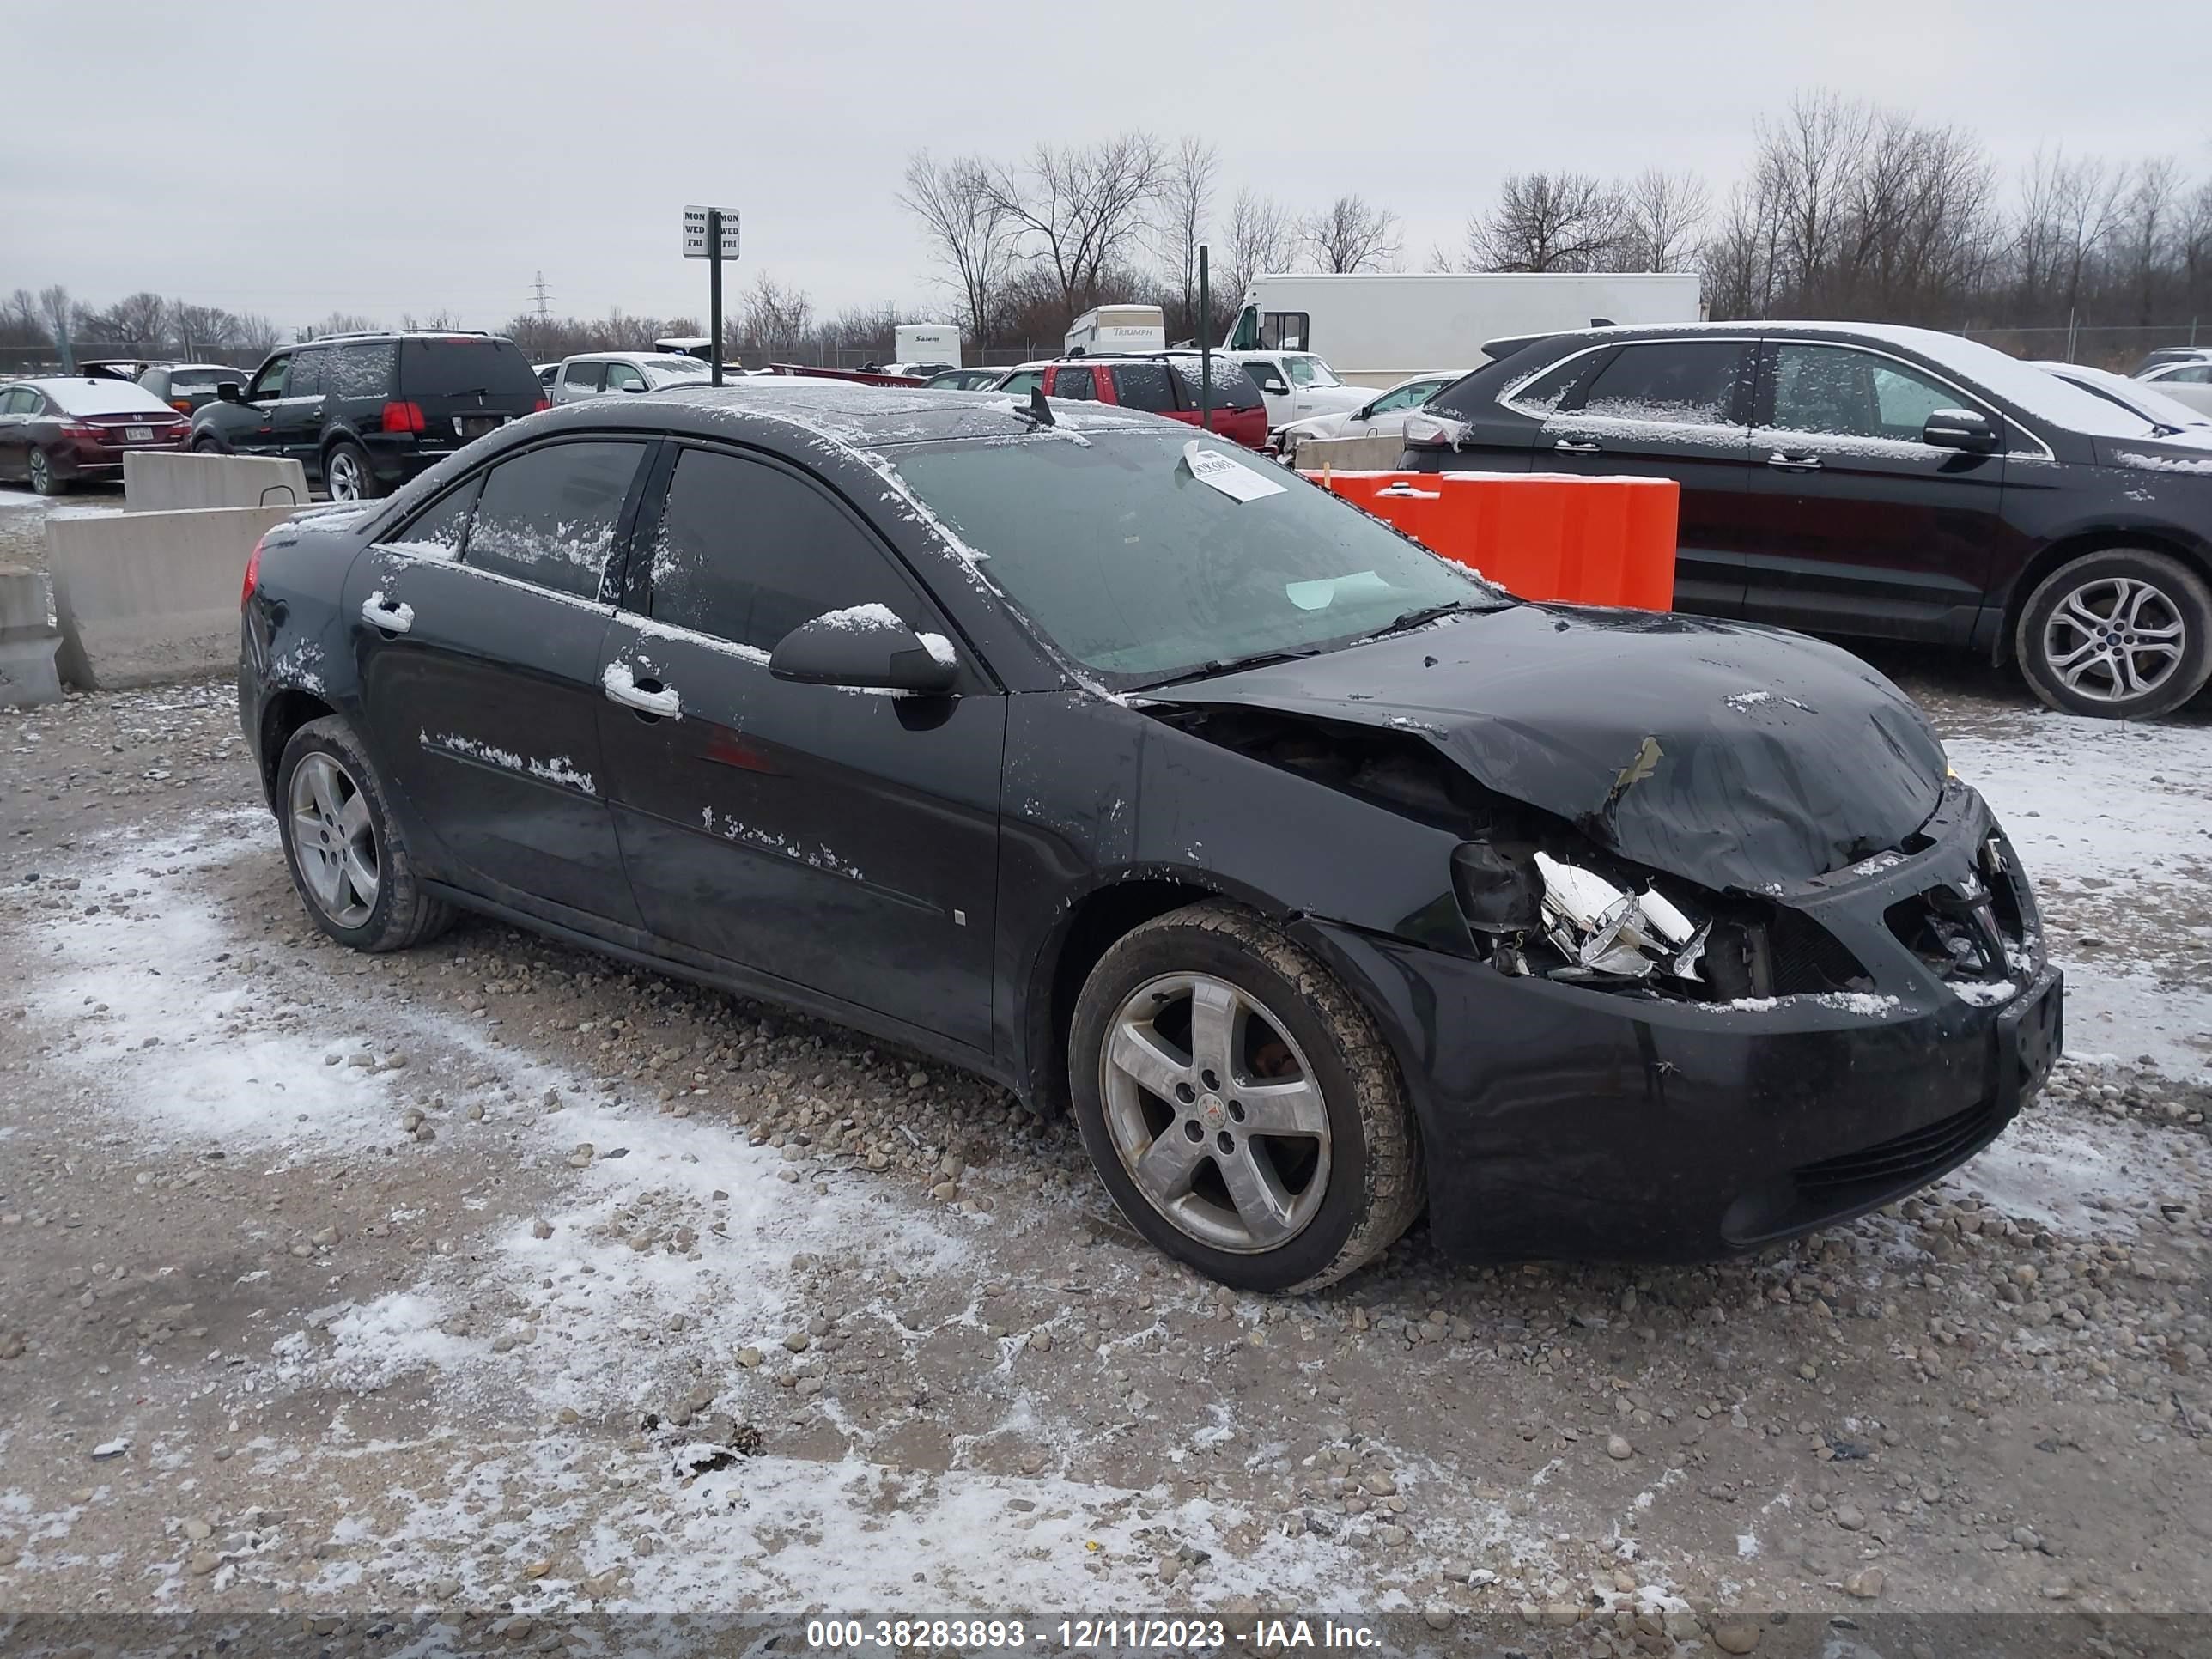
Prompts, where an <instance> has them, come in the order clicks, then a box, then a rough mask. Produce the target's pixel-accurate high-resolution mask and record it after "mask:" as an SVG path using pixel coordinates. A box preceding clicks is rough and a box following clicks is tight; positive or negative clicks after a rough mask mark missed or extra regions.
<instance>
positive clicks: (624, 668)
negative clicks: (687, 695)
mask: <svg viewBox="0 0 2212 1659" xmlns="http://www.w3.org/2000/svg"><path fill="white" fill-rule="evenodd" d="M599 685H600V687H601V688H602V689H603V690H605V692H606V694H607V701H608V702H618V703H620V704H621V705H622V706H623V708H627V709H629V710H631V711H632V712H633V713H635V714H637V715H638V717H639V718H640V719H642V720H659V719H662V718H663V717H664V716H665V717H666V718H668V719H670V720H681V719H682V718H683V717H684V700H683V699H682V698H681V697H679V696H677V695H676V688H675V687H674V686H672V685H663V684H661V683H660V682H659V680H655V679H642V680H641V679H639V678H637V677H636V676H635V675H634V674H633V673H631V672H630V667H629V664H628V663H624V662H611V663H609V664H608V665H607V666H606V671H605V673H603V674H601V675H600V676H599Z"/></svg>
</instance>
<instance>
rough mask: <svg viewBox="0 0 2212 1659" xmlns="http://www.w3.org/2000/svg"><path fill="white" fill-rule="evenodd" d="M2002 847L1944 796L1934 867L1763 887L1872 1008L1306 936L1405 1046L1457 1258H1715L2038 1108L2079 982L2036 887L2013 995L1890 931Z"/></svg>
mask: <svg viewBox="0 0 2212 1659" xmlns="http://www.w3.org/2000/svg"><path fill="white" fill-rule="evenodd" d="M1991 836H1996V839H1997V841H1998V842H1999V843H2000V844H2002V834H2001V832H1999V831H1997V830H1996V826H1995V824H1994V823H1992V822H1991V821H1990V817H1989V814H1988V812H1987V810H1986V809H1985V808H1984V807H1983V805H1982V804H1981V802H1980V799H1979V798H1978V796H1976V795H1975V794H1974V793H1973V792H1972V790H1970V789H1966V788H1965V787H1963V786H1958V785H1954V786H1952V787H1950V788H1948V789H1947V791H1946V792H1945V795H1944V800H1943V804H1942V806H1941V807H1939V809H1938V811H1937V814H1936V818H1934V819H1931V820H1930V823H1929V825H1928V826H1927V827H1926V828H1925V829H1923V832H1922V838H1925V839H1926V840H1928V841H1929V842H1930V843H1932V844H1929V845H1928V846H1926V847H1924V848H1923V849H1922V850H1921V851H1919V852H1917V853H1915V854H1887V855H1885V856H1884V857H1883V858H1882V859H1879V860H1869V861H1868V863H1867V864H1865V865H1860V866H1852V868H1851V869H1850V870H1847V871H1840V872H1836V873H1835V874H1833V875H1830V876H1826V877H1822V878H1819V879H1818V880H1816V881H1814V882H1810V883H1805V884H1800V885H1799V886H1797V887H1796V888H1793V889H1789V890H1775V891H1773V892H1772V893H1771V895H1770V896H1772V897H1773V898H1774V899H1775V901H1776V902H1778V903H1779V904H1783V905H1786V906H1789V907H1790V908H1796V909H1798V910H1800V911H1801V912H1802V913H1804V914H1805V915H1808V916H1810V917H1812V918H1814V919H1815V920H1817V921H1820V923H1821V925H1823V926H1824V927H1827V928H1828V929H1829V931H1830V932H1831V933H1832V935H1833V936H1835V937H1836V938H1837V939H1839V940H1841V941H1842V942H1843V943H1844V944H1845V945H1847V946H1848V947H1849V948H1850V950H1851V951H1853V953H1854V954H1855V955H1856V956H1857V957H1858V960H1859V961H1860V963H1862V964H1863V965H1864V966H1865V968H1866V969H1868V971H1869V975H1871V977H1872V978H1873V979H1874V981H1875V990H1874V992H1872V993H1870V994H1864V995H1852V994H1844V995H1836V994H1831V995H1825V996H1785V997H1779V998H1775V999H1772V1000H1769V1001H1766V1002H1765V1003H1762V1004H1759V1005H1756V1006H1740V1005H1721V1006H1713V1005H1705V1004H1696V1003H1681V1002H1673V1001H1665V1000H1645V999H1638V998H1632V997H1626V996H1622V995H1619V994H1613V993H1610V992H1605V991H1595V990H1590V989H1587V988H1583V987H1577V986H1572V985H1567V984H1561V983H1558V982H1554V981H1548V980H1544V979H1539V978H1528V977H1508V976H1506V975H1501V974H1498V973H1497V972H1496V971H1494V970H1493V969H1491V968H1489V967H1488V966H1486V964H1484V963H1480V962H1479V961H1476V960H1474V959H1473V958H1471V957H1457V956H1452V955H1448V954H1445V953H1443V952H1439V951H1431V950H1428V949H1425V948H1424V947H1422V946H1419V945H1410V944H1407V943H1405V942H1403V941H1401V940H1397V939H1387V938H1382V937H1378V936H1376V935H1374V934H1370V933H1361V932H1358V931H1357V930H1354V929H1351V928H1346V927H1340V926H1337V925H1335V924H1333V923H1324V922H1315V921H1309V922H1307V923H1304V924H1303V931H1304V934H1305V936H1306V937H1307V938H1308V939H1309V940H1310V942H1311V943H1312V944H1313V945H1315V946H1316V948H1317V949H1319V950H1320V951H1322V953H1323V954H1324V955H1325V956H1327V957H1328V958H1329V959H1330V960H1331V962H1332V963H1333V964H1334V966H1335V967H1336V968H1337V969H1339V971H1340V972H1341V973H1342V974H1344V975H1346V977H1347V979H1349V980H1350V981H1352V983H1353V984H1354V985H1355V987H1358V989H1359V990H1360V991H1361V992H1362V993H1363V994H1364V996H1365V998H1366V1000H1368V1003H1369V1006H1370V1007H1371V1008H1373V1009H1374V1010H1375V1011H1376V1013H1377V1015H1378V1016H1379V1017H1380V1018H1381V1020H1382V1022H1383V1028H1384V1030H1386V1032H1389V1033H1390V1034H1391V1035H1392V1037H1393V1040H1394V1042H1395V1044H1396V1046H1397V1048H1398V1052H1399V1059H1400V1064H1401V1069H1402V1071H1403V1073H1404V1075H1405V1078H1406V1081H1407V1087H1408V1090H1409V1092H1410V1093H1411V1095H1412V1097H1413V1105H1414V1109H1415V1112H1416V1115H1417V1116H1418V1117H1419V1122H1420V1127H1421V1133H1422V1140H1423V1148H1424V1152H1425V1157H1426V1160H1427V1165H1428V1178H1429V1200H1430V1202H1429V1213H1430V1218H1431V1231H1432V1233H1433V1235H1434V1237H1435V1238H1436V1240H1437V1243H1438V1245H1439V1246H1440V1247H1441V1248H1442V1249H1444V1250H1445V1251H1446V1252H1447V1253H1448V1254H1450V1255H1457V1256H1462V1257H1469V1258H1474V1259H1499V1258H1528V1257H1553V1258H1560V1257H1565V1258H1585V1259H1587V1258H1611V1259H1623V1260H1626V1259H1635V1260H1644V1261H1707V1260H1711V1259H1714V1258H1717V1257H1720V1256H1725V1255H1731V1254H1735V1253H1737V1252H1740V1251H1743V1250H1747V1249H1753V1248H1756V1247H1758V1246H1759V1245H1762V1244H1765V1243H1770V1242H1771V1241H1774V1240H1777V1239H1781V1238H1786V1237H1791V1236H1794V1235H1796V1234H1799V1233H1802V1232H1807V1231H1811V1230H1813V1229H1814V1228H1817V1227H1820V1226H1823V1225H1828V1224H1830V1223H1833V1222H1836V1221H1839V1220H1843V1219H1844V1218H1849V1217H1850V1216H1854V1215H1858V1214H1862V1213H1863V1212H1866V1211H1868V1210H1870V1209H1873V1208H1875V1207H1876V1206H1880V1205H1881V1204H1884V1203H1887V1202H1888V1201H1889V1200H1892V1199H1894V1198H1897V1197H1899V1196H1901V1195H1902V1194H1906V1193H1910V1192H1912V1191H1915V1190H1917V1189H1918V1188H1921V1187H1923V1186H1926V1185H1927V1184H1928V1183H1929V1182H1932V1181H1934V1180H1936V1179H1937V1178H1938V1177H1939V1176H1942V1175H1943V1174H1945V1173H1947V1172H1948V1170H1952V1169H1954V1168H1956V1167H1957V1166H1958V1165H1959V1164H1962V1163H1964V1162H1965V1161H1966V1159H1968V1158H1972V1156H1973V1155H1974V1154H1975V1153H1976V1152H1979V1151H1980V1150H1981V1149H1982V1148H1983V1147H1984V1146H1987V1145H1988V1144H1989V1143H1990V1141H1991V1140H1993V1139H1996V1136H1997V1135H1998V1134H1999V1133H2001V1132H2002V1130H2003V1129H2004V1127H2005V1126H2006V1125H2007V1124H2008V1123H2009V1122H2010V1121H2012V1118H2013V1116H2014V1115H2015V1113H2016V1112H2017V1111H2018V1110H2019V1109H2020V1108H2021V1105H2022V1104H2023V1103H2025V1102H2026V1101H2027V1100H2028V1099H2030V1098H2032V1097H2033V1094H2034V1092H2035V1090H2036V1089H2037V1087H2038V1086H2039V1084H2040V1082H2041V1079H2042V1078H2043V1076H2044V1074H2045V1073H2046V1072H2047V1071H2048V1069H2049V1066H2050V1063H2051V1060H2052V1059H2053V1058H2054V1057H2055V1056H2056V1054H2057V1049H2058V1047H2059V1045H2060V1043H2061V1042H2062V1041H2063V995H2064V989H2063V985H2062V983H2061V981H2060V975H2059V974H2058V971H2057V969H2055V968H2052V967H2050V966H2049V965H2047V964H2046V963H2044V962H2043V960H2042V958H2041V952H2040V946H2039V940H2038V936H2037V935H2038V922H2037V919H2036V917H2035V915H2034V910H2033V899H2032V898H2031V897H2028V896H2027V884H2026V881H2025V879H2024V878H2022V879H2021V880H2020V882H2019V887H2020V890H2021V895H2022V902H2023V905H2024V914H2023V915H2022V916H2021V927H2020V930H2019V931H2020V933H2021V939H2020V940H2019V942H2018V946H2017V950H2016V951H2015V952H2013V953H2012V957H2013V968H2014V974H2015V977H2014V979H2013V980H2012V981H2010V983H2011V984H2012V987H2013V988H2012V990H2011V991H2010V993H2009V994H2006V993H2003V992H2001V991H1997V990H1995V989H1991V990H1990V991H1988V992H1984V993H1983V994H1982V996H1983V997H1984V998H1985V999H1987V1000H1969V998H1968V997H1962V996H1961V995H1960V994H1959V993H1958V991H1956V990H1954V988H1953V987H1951V986H1950V985H1949V984H1948V983H1946V982H1945V981H1943V980H1942V979H1939V978H1937V977H1936V975H1934V974H1933V973H1932V972H1931V971H1930V970H1929V969H1928V968H1927V967H1926V966H1925V964H1923V963H1922V962H1921V961H1920V960H1919V958H1917V957H1915V956H1914V955H1913V954H1912V953H1911V951H1908V950H1906V949H1905V946H1904V945H1902V944H1901V943H1900V942H1899V940H1898V939H1896V938H1894V937H1893V935H1892V934H1891V933H1890V931H1889V928H1888V927H1887V924H1886V922H1885V921H1884V915H1885V913H1886V912H1887V911H1888V910H1889V909H1890V908H1891V907H1892V906H1893V905H1895V904H1898V903H1900V902H1906V901H1909V900H1910V899H1911V898H1912V897H1913V896H1916V895H1918V894H1920V893H1923V892H1924V891H1926V890H1929V888H1931V887H1933V886H1937V885H1940V884H1943V883H1946V882H1948V881H1952V880H1955V879H1958V878H1960V877H1962V876H1964V875H1966V874H1967V873H1969V872H1972V870H1973V868H1974V867H1975V859H1976V856H1977V854H1978V851H1979V848H1981V846H1982V844H1983V842H1984V841H1985V840H1987V839H1988V838H1990V837H1991ZM1917 839H1918V838H1917ZM2005 856H2006V857H2007V858H2008V859H2009V858H2010V849H2009V848H2005ZM2012 867H2013V868H2014V869H2015V870H2017V867H2018V866H2017V865H2016V863H2015V865H2014V866H2012ZM1971 995H1972V993H1971V992H1970V996H1971ZM1999 997H2002V1000H1996V999H1997V998H1999Z"/></svg>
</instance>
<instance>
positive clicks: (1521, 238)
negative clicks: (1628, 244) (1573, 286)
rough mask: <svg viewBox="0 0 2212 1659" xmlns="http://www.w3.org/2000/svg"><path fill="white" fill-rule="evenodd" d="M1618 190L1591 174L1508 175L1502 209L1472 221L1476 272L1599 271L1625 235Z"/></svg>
mask: <svg viewBox="0 0 2212 1659" xmlns="http://www.w3.org/2000/svg"><path fill="white" fill-rule="evenodd" d="M1621 212H1622V210H1621V200H1620V191H1619V189H1618V188H1617V187H1616V186H1614V185H1612V184H1609V183H1607V181H1606V180H1605V179H1600V178H1598V177H1596V176H1595V175H1594V174H1592V173H1507V174H1506V175H1505V179H1504V183H1502V184H1501V185H1499V186H1498V204H1497V205H1496V206H1495V207H1493V208H1492V209H1491V210H1490V212H1489V213H1488V214H1487V215H1486V216H1480V217H1476V218H1471V219H1469V220H1468V227H1467V241H1468V252H1469V254H1470V255H1471V256H1472V258H1473V262H1474V269H1475V270H1601V269H1602V268H1603V267H1604V266H1605V265H1606V264H1607V263H1608V261H1609V260H1610V259H1611V258H1612V255H1613V247H1614V245H1615V244H1616V243H1617V242H1618V241H1619V240H1620V234H1621Z"/></svg>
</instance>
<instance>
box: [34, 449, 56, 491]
mask: <svg viewBox="0 0 2212 1659" xmlns="http://www.w3.org/2000/svg"><path fill="white" fill-rule="evenodd" d="M53 487H54V464H53V463H52V461H50V460H48V459H46V453H45V452H44V451H42V450H37V449H34V450H33V451H32V452H31V488H32V489H34V490H36V491H38V493H39V494H40V495H46V494H47V493H48V492H50V491H51V490H52V489H53Z"/></svg>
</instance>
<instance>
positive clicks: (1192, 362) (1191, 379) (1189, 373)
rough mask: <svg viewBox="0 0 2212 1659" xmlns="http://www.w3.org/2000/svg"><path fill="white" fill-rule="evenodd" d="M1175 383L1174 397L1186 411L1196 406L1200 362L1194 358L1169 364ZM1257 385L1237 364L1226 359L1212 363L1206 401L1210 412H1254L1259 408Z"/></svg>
mask: <svg viewBox="0 0 2212 1659" xmlns="http://www.w3.org/2000/svg"><path fill="white" fill-rule="evenodd" d="M1168 367H1169V368H1170V370H1172V371H1173V373H1174V374H1175V380H1176V397H1177V398H1179V399H1181V401H1182V406H1183V407H1184V408H1185V409H1196V408H1197V407H1198V406H1199V403H1198V397H1199V360H1198V359H1197V358H1195V357H1191V358H1177V359H1176V361H1175V362H1172V363H1170V364H1169V365H1168ZM1206 403H1207V406H1208V407H1210V408H1213V409H1257V408H1259V407H1260V406H1261V397H1260V383H1259V382H1258V381H1257V380H1254V379H1253V378H1252V376H1251V374H1249V372H1248V371H1247V370H1246V368H1245V367H1244V365H1243V364H1242V363H1239V362H1231V361H1229V360H1228V359H1226V358H1222V357H1216V358H1215V359H1214V360H1213V380H1212V393H1211V396H1209V397H1208V398H1207V399H1206Z"/></svg>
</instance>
